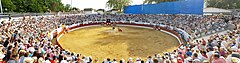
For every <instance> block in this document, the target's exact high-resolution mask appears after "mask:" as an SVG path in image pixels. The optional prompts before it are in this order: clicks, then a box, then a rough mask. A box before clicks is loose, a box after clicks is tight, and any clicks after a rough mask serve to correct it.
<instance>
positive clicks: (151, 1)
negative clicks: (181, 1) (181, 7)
mask: <svg viewBox="0 0 240 63" xmlns="http://www.w3.org/2000/svg"><path fill="white" fill-rule="evenodd" d="M173 1H178V0H145V1H144V3H147V4H155V3H161V2H173Z"/></svg>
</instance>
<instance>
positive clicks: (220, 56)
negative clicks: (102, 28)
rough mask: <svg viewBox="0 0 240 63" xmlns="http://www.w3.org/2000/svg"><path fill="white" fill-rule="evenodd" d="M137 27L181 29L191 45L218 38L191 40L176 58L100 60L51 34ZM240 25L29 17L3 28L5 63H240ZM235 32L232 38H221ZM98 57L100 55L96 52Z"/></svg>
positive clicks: (191, 18) (197, 19)
mask: <svg viewBox="0 0 240 63" xmlns="http://www.w3.org/2000/svg"><path fill="white" fill-rule="evenodd" d="M106 19H110V20H111V21H135V22H147V23H157V24H162V25H167V26H172V27H175V28H180V29H183V30H184V31H186V32H187V33H189V34H190V35H191V37H193V38H191V39H195V38H199V37H203V36H206V35H210V34H214V35H212V36H211V37H210V38H208V39H202V40H196V41H193V40H188V41H187V42H186V43H185V44H182V45H181V46H180V47H179V48H178V49H176V50H174V51H173V52H166V53H164V54H162V55H160V54H153V56H149V57H147V58H148V59H146V60H144V59H141V58H140V57H139V58H129V59H114V58H106V60H103V61H102V60H97V59H94V58H92V57H91V56H86V55H83V54H80V53H73V52H71V51H68V50H65V49H61V48H60V47H59V46H57V45H53V44H52V42H51V38H50V32H51V31H53V30H54V29H57V28H59V27H61V25H62V24H65V25H72V24H76V23H82V22H88V21H93V22H94V21H106ZM239 25H240V23H239V21H238V19H236V18H232V17H222V16H198V15H135V14H120V15H115V14H112V15H97V14H96V15H58V16H40V17H31V16H29V17H25V16H24V17H23V18H19V19H14V20H10V21H2V22H1V23H0V32H1V33H0V60H1V61H0V63H237V62H240V54H239V53H240V46H239V45H240V44H238V43H240V26H239ZM226 30H229V31H228V32H227V33H224V34H218V33H217V32H221V31H226ZM96 52H97V51H96Z"/></svg>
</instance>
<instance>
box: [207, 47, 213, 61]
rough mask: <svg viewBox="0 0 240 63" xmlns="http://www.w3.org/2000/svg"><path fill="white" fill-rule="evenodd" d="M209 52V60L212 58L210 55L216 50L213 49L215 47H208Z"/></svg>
mask: <svg viewBox="0 0 240 63" xmlns="http://www.w3.org/2000/svg"><path fill="white" fill-rule="evenodd" d="M208 51H209V52H208V53H207V57H208V60H210V58H209V57H211V56H212V55H213V54H214V51H213V48H208Z"/></svg>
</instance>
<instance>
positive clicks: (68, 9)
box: [64, 4, 71, 12]
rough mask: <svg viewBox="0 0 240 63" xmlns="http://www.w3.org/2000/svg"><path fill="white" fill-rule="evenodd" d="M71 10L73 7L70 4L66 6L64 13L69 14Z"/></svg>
mask: <svg viewBox="0 0 240 63" xmlns="http://www.w3.org/2000/svg"><path fill="white" fill-rule="evenodd" d="M70 9H71V5H70V4H67V5H65V7H64V11H66V12H68V11H70Z"/></svg>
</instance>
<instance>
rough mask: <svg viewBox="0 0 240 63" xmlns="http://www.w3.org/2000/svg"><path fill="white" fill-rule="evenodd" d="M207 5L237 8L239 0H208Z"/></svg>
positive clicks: (239, 6)
mask: <svg viewBox="0 0 240 63" xmlns="http://www.w3.org/2000/svg"><path fill="white" fill-rule="evenodd" d="M207 2H208V7H216V8H223V9H239V8H240V0H208V1H207Z"/></svg>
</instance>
